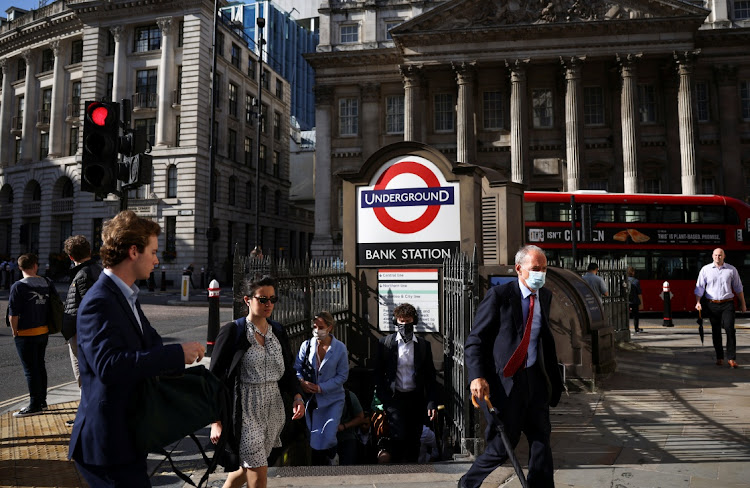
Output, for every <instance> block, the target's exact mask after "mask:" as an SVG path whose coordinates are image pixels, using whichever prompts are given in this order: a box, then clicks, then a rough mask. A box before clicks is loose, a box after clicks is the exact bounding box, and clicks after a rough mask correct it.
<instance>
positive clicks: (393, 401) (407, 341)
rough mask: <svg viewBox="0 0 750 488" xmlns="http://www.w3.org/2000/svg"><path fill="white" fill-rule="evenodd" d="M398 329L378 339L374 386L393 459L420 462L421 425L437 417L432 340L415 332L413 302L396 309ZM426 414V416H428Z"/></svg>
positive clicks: (395, 315) (393, 460) (395, 316)
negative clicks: (430, 341)
mask: <svg viewBox="0 0 750 488" xmlns="http://www.w3.org/2000/svg"><path fill="white" fill-rule="evenodd" d="M393 322H394V325H395V326H396V328H397V330H398V331H397V332H396V333H394V334H390V335H388V336H386V337H383V338H381V339H380V341H378V348H377V352H376V355H375V376H376V379H375V388H376V393H377V395H378V398H379V399H380V401H381V402H382V403H383V407H384V408H385V412H386V419H387V421H388V429H389V435H390V443H389V445H388V446H385V449H386V450H387V451H388V453H389V454H390V455H391V462H394V463H399V462H414V463H415V462H417V460H418V459H419V447H420V437H421V435H422V425H423V424H424V422H425V420H426V418H427V417H429V419H430V420H435V416H436V412H437V410H436V408H437V399H436V388H435V365H434V364H433V362H432V349H431V346H430V343H429V342H428V341H427V340H426V339H424V338H419V337H417V336H415V335H414V326H415V325H416V324H417V322H418V317H417V310H416V309H415V308H414V306H413V305H411V304H408V303H402V304H401V305H399V306H398V307H396V308H395V310H394V311H393ZM425 414H426V415H425Z"/></svg>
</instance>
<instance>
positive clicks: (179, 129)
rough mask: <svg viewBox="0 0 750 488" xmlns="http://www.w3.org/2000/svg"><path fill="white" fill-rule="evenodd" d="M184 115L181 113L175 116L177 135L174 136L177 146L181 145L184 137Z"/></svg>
mask: <svg viewBox="0 0 750 488" xmlns="http://www.w3.org/2000/svg"><path fill="white" fill-rule="evenodd" d="M181 124H182V117H180V116H179V115H178V116H176V117H175V121H174V126H175V137H174V145H175V146H176V147H180V139H181V138H182V126H181Z"/></svg>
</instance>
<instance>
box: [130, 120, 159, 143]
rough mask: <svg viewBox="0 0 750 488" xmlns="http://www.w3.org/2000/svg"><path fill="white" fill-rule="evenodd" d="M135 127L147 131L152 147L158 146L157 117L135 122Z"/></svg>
mask: <svg viewBox="0 0 750 488" xmlns="http://www.w3.org/2000/svg"><path fill="white" fill-rule="evenodd" d="M133 127H134V128H135V129H143V130H145V131H146V137H147V138H148V143H149V144H151V145H152V146H154V145H156V117H154V118H150V119H138V120H136V121H135V123H134V125H133Z"/></svg>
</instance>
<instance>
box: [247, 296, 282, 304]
mask: <svg viewBox="0 0 750 488" xmlns="http://www.w3.org/2000/svg"><path fill="white" fill-rule="evenodd" d="M253 298H255V299H256V300H258V301H259V302H260V303H262V304H263V305H265V304H266V303H268V302H271V303H276V302H278V301H279V297H277V296H276V295H273V296H270V297H253Z"/></svg>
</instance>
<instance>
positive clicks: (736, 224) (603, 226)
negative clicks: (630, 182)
mask: <svg viewBox="0 0 750 488" xmlns="http://www.w3.org/2000/svg"><path fill="white" fill-rule="evenodd" d="M571 196H573V197H574V202H575V203H574V205H575V208H576V219H577V222H575V227H576V236H577V239H576V241H577V242H576V256H577V257H578V258H579V259H580V258H582V257H586V256H591V257H592V258H594V259H596V260H603V259H620V258H625V260H626V261H627V264H628V265H629V266H633V267H634V268H635V269H636V277H637V278H638V279H640V281H641V288H642V289H643V302H644V310H645V311H660V310H663V304H664V302H663V300H662V299H661V292H662V284H663V282H665V281H668V282H669V284H670V287H671V291H672V293H673V297H672V300H671V306H672V310H673V311H687V310H694V307H695V296H694V295H693V290H694V288H695V280H696V278H697V277H698V272H699V271H700V269H701V267H702V266H704V265H706V264H708V263H711V262H712V258H711V254H712V252H713V250H714V249H716V248H717V247H720V248H722V249H724V251H725V252H726V256H727V257H726V261H727V263H729V264H731V265H733V266H735V267H736V268H737V269H738V270H739V272H740V277H742V278H743V280H744V281H745V282H748V281H749V280H750V274H749V273H750V252H749V251H750V205H748V204H746V203H745V202H742V201H741V200H737V199H735V198H730V197H724V196H719V195H662V194H645V193H643V194H624V193H606V192H576V193H559V192H526V193H525V194H524V216H525V220H526V242H527V243H529V244H535V245H537V246H539V247H541V248H542V249H544V250H545V252H546V253H547V257H548V259H550V260H554V261H557V262H563V263H564V262H565V261H568V262H569V261H570V260H571V259H572V254H573V253H572V239H571V237H572V234H573V231H572V229H573V224H572V223H571ZM582 219H584V222H585V223H583V224H582Z"/></svg>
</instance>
